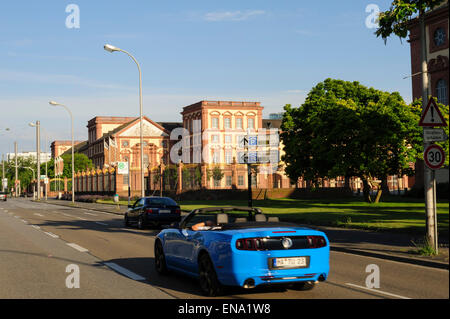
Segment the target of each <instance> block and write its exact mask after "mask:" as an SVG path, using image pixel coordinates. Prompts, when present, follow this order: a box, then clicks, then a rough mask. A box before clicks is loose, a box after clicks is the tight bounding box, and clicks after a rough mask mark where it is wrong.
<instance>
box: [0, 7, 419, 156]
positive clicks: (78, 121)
mask: <svg viewBox="0 0 450 319" xmlns="http://www.w3.org/2000/svg"><path fill="white" fill-rule="evenodd" d="M71 3H73V4H76V5H78V7H79V9H80V28H79V29H69V28H67V27H66V23H65V22H66V18H67V16H68V15H69V14H70V13H66V11H65V9H66V6H67V5H69V4H71ZM390 3H391V1H375V0H370V1H361V0H346V1H332V0H329V1H298V0H297V1H291V0H278V1H276V0H241V1H235V0H227V1H225V0H222V1H212V0H208V1H204V0H201V1H200V0H191V1H181V0H178V1H174V0H171V1H151V0H145V1H144V0H143V1H138V0H129V1H103V0H96V1H92V0H91V1H84V0H71V1H62V0H53V1H23V0H17V1H8V2H6V1H2V2H1V4H0V111H1V113H0V114H1V115H0V153H7V152H12V151H13V140H17V141H18V144H19V150H20V151H22V150H24V151H25V150H32V149H34V148H35V140H34V129H33V128H31V127H29V126H28V123H29V122H31V121H35V120H40V121H41V125H42V127H43V139H44V135H45V134H47V135H48V136H49V137H48V141H51V140H55V139H70V120H69V116H68V114H67V113H66V111H65V110H64V109H62V108H57V107H52V106H50V105H49V104H48V101H49V100H56V101H58V102H61V103H64V104H66V105H68V106H69V107H70V108H71V110H72V112H73V114H74V118H75V138H76V139H87V129H86V124H87V121H88V120H89V119H91V118H93V117H95V116H101V115H112V116H138V115H139V100H138V74H137V69H136V66H135V65H134V63H133V61H132V60H131V59H130V58H129V57H127V56H126V55H125V54H123V53H118V52H116V53H114V54H111V53H108V52H106V51H104V50H103V45H104V44H105V43H111V44H113V45H115V46H117V47H120V48H122V49H124V50H127V51H129V52H130V53H132V54H133V55H134V56H135V57H136V59H137V60H138V61H139V62H140V64H141V67H142V72H143V94H144V113H145V115H147V116H149V117H150V118H152V119H153V120H155V121H181V115H180V112H181V110H182V107H183V106H186V105H189V104H192V103H195V102H197V101H200V100H203V99H209V100H234V101H241V100H242V101H259V102H261V104H262V105H263V106H264V107H265V110H264V115H265V116H268V114H269V113H272V112H280V111H282V108H283V106H284V105H285V104H287V103H290V104H293V105H296V106H298V105H300V104H301V103H302V102H303V101H304V98H305V96H306V94H307V93H308V91H309V90H310V89H311V88H312V87H313V86H315V85H316V84H317V83H318V82H321V81H323V80H324V79H326V78H329V77H331V78H339V79H343V80H348V81H354V80H356V81H359V82H361V83H362V84H364V85H366V86H370V87H374V88H377V89H380V90H386V91H398V92H400V94H401V95H402V96H403V98H404V99H405V100H406V101H408V102H409V101H410V100H411V81H410V79H407V80H404V79H403V77H404V76H406V75H408V74H409V73H410V51H409V44H408V43H407V41H406V40H403V41H402V42H401V41H400V40H399V39H398V38H391V39H389V40H388V42H387V45H385V44H384V42H383V40H382V39H379V38H377V37H376V36H375V35H374V34H373V33H374V31H375V29H369V28H367V27H366V25H365V21H366V18H367V17H368V16H369V14H370V13H367V12H366V7H367V5H369V4H376V5H378V6H379V8H380V9H381V10H386V9H388V8H389V5H390ZM5 127H9V128H11V131H10V132H8V133H5V132H4V128H5ZM42 143H43V144H44V143H45V142H44V140H43V142H42Z"/></svg>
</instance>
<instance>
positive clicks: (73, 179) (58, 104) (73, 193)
mask: <svg viewBox="0 0 450 319" xmlns="http://www.w3.org/2000/svg"><path fill="white" fill-rule="evenodd" d="M49 104H50V105H54V106H62V107H63V108H65V109H66V111H67V112H69V115H70V121H71V130H72V204H74V203H75V185H74V182H75V160H74V149H73V146H74V145H73V115H72V112H71V111H70V110H69V108H68V107H67V106H65V105H64V104H60V103H57V102H55V101H50V102H49Z"/></svg>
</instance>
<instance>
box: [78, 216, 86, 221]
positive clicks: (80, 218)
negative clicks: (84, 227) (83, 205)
mask: <svg viewBox="0 0 450 319" xmlns="http://www.w3.org/2000/svg"><path fill="white" fill-rule="evenodd" d="M75 218H78V219H79V220H87V219H85V218H82V217H78V216H75Z"/></svg>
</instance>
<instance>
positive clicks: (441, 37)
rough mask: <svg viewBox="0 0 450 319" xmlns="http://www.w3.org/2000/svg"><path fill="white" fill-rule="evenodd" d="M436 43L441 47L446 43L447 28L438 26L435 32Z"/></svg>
mask: <svg viewBox="0 0 450 319" xmlns="http://www.w3.org/2000/svg"><path fill="white" fill-rule="evenodd" d="M433 40H434V45H435V46H437V47H439V46H441V45H443V44H445V30H444V29H443V28H437V29H436V31H434V34H433Z"/></svg>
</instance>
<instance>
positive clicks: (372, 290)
mask: <svg viewBox="0 0 450 319" xmlns="http://www.w3.org/2000/svg"><path fill="white" fill-rule="evenodd" d="M346 285H348V286H352V287H355V288H359V289H364V290H368V291H371V292H375V293H379V294H384V295H387V296H391V297H394V298H400V299H411V298H408V297H404V296H399V295H395V294H391V293H389V292H385V291H381V290H378V289H373V288H367V287H363V286H358V285H354V284H350V283H346Z"/></svg>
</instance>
